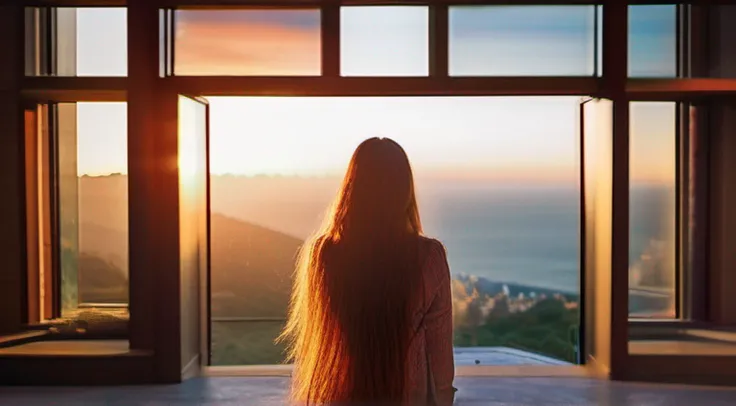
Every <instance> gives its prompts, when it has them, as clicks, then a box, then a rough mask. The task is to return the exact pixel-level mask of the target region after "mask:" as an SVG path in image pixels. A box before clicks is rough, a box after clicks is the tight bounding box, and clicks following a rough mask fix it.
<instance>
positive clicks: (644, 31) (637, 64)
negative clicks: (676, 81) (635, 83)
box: [629, 5, 678, 78]
mask: <svg viewBox="0 0 736 406" xmlns="http://www.w3.org/2000/svg"><path fill="white" fill-rule="evenodd" d="M677 72H678V70H677V6H675V5H637V6H629V76H630V77H657V78H668V77H670V78H671V77H675V76H677Z"/></svg>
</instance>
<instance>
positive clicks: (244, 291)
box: [211, 214, 302, 317]
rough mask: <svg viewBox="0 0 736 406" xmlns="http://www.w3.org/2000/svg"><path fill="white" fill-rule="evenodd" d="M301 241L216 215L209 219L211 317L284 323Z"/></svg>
mask: <svg viewBox="0 0 736 406" xmlns="http://www.w3.org/2000/svg"><path fill="white" fill-rule="evenodd" d="M301 244H302V241H301V240H299V239H297V238H294V237H291V236H289V235H286V234H283V233H279V232H277V231H273V230H270V229H267V228H265V227H261V226H258V225H255V224H250V223H246V222H244V221H240V220H236V219H233V218H231V217H227V216H223V215H221V214H213V215H212V217H211V249H212V253H211V261H212V273H211V283H212V315H213V317H239V316H246V317H284V316H286V308H287V305H288V301H289V294H290V292H291V279H292V274H293V272H294V263H295V259H296V254H297V251H298V249H299V247H300V245H301Z"/></svg>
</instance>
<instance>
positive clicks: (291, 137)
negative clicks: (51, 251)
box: [77, 6, 675, 180]
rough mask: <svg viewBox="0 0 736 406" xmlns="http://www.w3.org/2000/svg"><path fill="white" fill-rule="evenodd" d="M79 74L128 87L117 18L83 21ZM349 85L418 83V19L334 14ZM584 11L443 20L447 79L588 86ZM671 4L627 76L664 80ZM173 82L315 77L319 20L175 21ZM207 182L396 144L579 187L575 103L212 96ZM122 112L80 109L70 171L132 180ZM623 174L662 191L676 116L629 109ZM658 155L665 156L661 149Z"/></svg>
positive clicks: (640, 14) (118, 108)
mask: <svg viewBox="0 0 736 406" xmlns="http://www.w3.org/2000/svg"><path fill="white" fill-rule="evenodd" d="M77 17H78V21H77V24H78V26H77V27H78V34H77V37H78V39H77V44H78V53H77V69H78V73H79V75H83V76H91V75H100V76H110V75H125V73H126V71H127V66H126V55H125V50H126V38H125V24H126V18H125V11H124V10H123V9H79V10H78V12H77ZM342 19H343V24H342V33H341V37H342V38H341V53H342V70H343V74H344V75H358V76H360V75H373V76H381V75H382V76H411V75H416V76H422V75H426V74H427V70H428V68H427V55H428V50H427V37H428V34H427V9H426V8H425V7H393V8H389V7H348V8H343V11H342ZM593 20H594V14H593V9H592V8H591V7H588V6H558V7H531V6H525V7H485V8H475V7H471V8H460V9H454V8H453V9H451V12H450V65H449V66H450V73H451V74H454V75H557V76H564V75H568V76H590V75H592V74H593V73H594V60H595V58H594V55H593V54H594V42H595V37H594V35H593V34H592V33H593ZM674 21H675V13H674V6H645V7H637V9H636V10H635V11H634V12H632V13H631V15H630V25H631V28H630V32H631V33H632V34H631V39H630V43H631V56H630V60H631V61H630V71H631V74H632V75H635V76H670V77H671V76H673V75H674V60H675V35H674V28H675V25H674ZM176 38H177V46H176V52H175V55H176V66H175V72H176V73H177V74H180V75H200V74H219V75H228V74H241V75H248V74H263V75H289V74H291V75H317V74H319V70H320V34H319V13H318V12H316V11H310V10H296V11H253V10H251V11H233V10H228V11H184V12H179V13H178V15H177V27H176ZM210 101H211V114H212V116H211V118H212V120H211V123H212V127H211V135H212V171H213V172H214V173H237V174H246V175H254V174H282V175H293V174H298V175H324V174H339V172H340V171H341V170H342V169H343V168H344V166H345V163H346V162H347V160H348V159H349V155H350V153H351V152H352V150H353V149H354V148H355V146H356V145H357V144H358V143H359V142H360V141H361V140H362V139H365V138H368V137H372V136H385V137H391V138H394V139H396V140H397V141H399V142H400V143H401V144H402V145H403V146H404V147H405V148H406V150H407V152H408V153H409V155H410V157H411V159H412V161H413V164H414V165H415V166H416V167H417V170H418V172H421V173H423V174H433V175H440V174H441V175H442V176H449V177H461V178H469V177H470V178H472V177H477V178H494V179H495V178H499V179H500V178H518V179H531V180H534V179H537V180H549V179H552V180H554V179H563V178H570V177H571V176H575V169H576V162H577V161H576V159H577V152H576V148H577V144H576V142H577V141H576V137H577V132H576V131H577V130H576V129H577V125H576V123H577V122H576V110H577V103H578V99H577V98H561V97H554V98H492V97H475V98H392V99H387V98H361V99H329V98H309V99H307V98H211V99H210ZM125 117H126V113H125V105H124V104H122V103H80V104H79V108H78V133H79V145H78V151H79V157H78V158H79V165H78V168H79V173H80V174H92V175H99V174H107V173H111V172H123V173H125V172H126V169H125V168H126V166H127V165H126V160H127V157H126V155H125V145H126V141H125V139H126V122H125ZM632 131H633V133H632V148H633V149H632V154H633V155H632V165H634V168H632V175H634V176H637V177H639V178H642V179H647V180H657V179H666V178H668V177H670V176H672V173H671V171H672V168H674V163H673V162H674V161H673V155H672V154H674V140H673V134H674V107H673V105H672V104H662V103H652V104H649V105H647V106H643V105H640V106H637V107H635V112H634V116H633V117H632ZM663 149H666V150H667V152H666V153H662V150H663Z"/></svg>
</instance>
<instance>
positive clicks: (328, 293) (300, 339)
mask: <svg viewBox="0 0 736 406" xmlns="http://www.w3.org/2000/svg"><path fill="white" fill-rule="evenodd" d="M281 338H282V339H284V340H285V341H286V342H287V344H288V349H289V356H290V358H291V359H292V360H293V361H294V364H295V367H294V372H293V374H292V391H291V397H292V400H293V401H294V402H297V403H299V404H351V405H352V404H371V405H373V404H411V405H414V404H417V405H419V404H424V405H426V404H430V405H449V404H452V401H453V397H454V395H453V393H454V389H453V387H452V381H453V376H454V363H453V352H452V300H451V290H450V271H449V267H448V264H447V258H446V255H445V250H444V247H443V246H442V244H440V243H439V242H438V241H437V240H433V239H429V238H426V237H423V236H422V226H421V222H420V220H419V212H418V209H417V201H416V197H415V195H414V180H413V176H412V170H411V166H410V164H409V159H408V158H407V156H406V153H405V152H404V150H403V149H402V148H401V147H400V146H399V144H397V143H396V142H394V141H392V140H390V139H387V138H371V139H368V140H366V141H364V142H363V143H361V144H360V145H359V146H358V148H357V149H356V150H355V153H354V154H353V157H352V159H351V161H350V164H349V166H348V170H347V173H346V175H345V178H344V180H343V182H342V187H341V189H340V192H339V193H338V195H337V199H336V201H335V203H334V206H333V208H332V210H331V212H330V213H329V214H328V216H326V221H325V226H324V228H323V230H321V232H320V233H318V234H317V237H315V238H314V239H313V241H312V242H311V243H307V244H305V246H304V247H303V249H302V252H301V253H300V263H299V266H298V268H297V273H296V280H295V283H294V291H293V293H292V300H291V306H290V312H289V320H288V323H287V326H286V329H285V330H284V332H283V334H282V337H281Z"/></svg>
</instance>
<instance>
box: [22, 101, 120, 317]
mask: <svg viewBox="0 0 736 406" xmlns="http://www.w3.org/2000/svg"><path fill="white" fill-rule="evenodd" d="M126 124H127V116H126V105H125V103H81V102H80V103H54V104H48V105H42V106H40V107H39V108H38V110H37V112H36V114H35V115H33V120H32V121H27V122H26V125H27V126H28V130H29V133H28V136H27V138H26V148H27V154H26V163H27V168H28V171H29V172H30V178H29V182H31V183H30V184H29V186H32V187H33V189H35V191H34V192H33V193H31V194H29V195H28V196H29V197H32V198H33V199H34V200H35V202H36V203H34V207H35V210H36V211H35V212H33V211H29V212H28V217H29V219H35V220H33V221H32V223H33V227H34V229H35V230H36V231H34V233H33V234H32V235H36V236H37V238H38V244H39V250H38V251H36V250H33V251H32V252H33V253H34V254H33V255H35V256H37V259H34V260H33V261H31V262H29V266H30V267H36V269H30V268H29V272H30V273H31V274H33V275H34V277H33V278H31V279H32V280H34V281H35V280H38V283H39V284H40V285H39V287H38V289H39V291H40V294H39V295H38V298H37V300H39V301H40V302H41V303H42V305H41V309H43V310H40V313H39V314H38V315H36V317H32V319H38V320H49V319H55V318H58V317H64V318H76V317H79V313H80V312H82V313H83V312H90V311H93V310H92V309H94V308H99V307H118V308H124V307H125V306H126V305H127V302H128V198H127V196H128V182H127V177H126V172H127V142H126V139H127V137H126ZM34 128H35V129H36V132H35V137H34V131H33V129H34ZM33 151H35V152H33ZM29 221H30V220H29ZM29 224H30V223H29ZM31 243H32V244H36V242H31ZM44 274H46V275H47V276H46V277H45V276H44ZM51 275H56V276H51ZM45 280H50V281H51V282H50V283H44V281H45ZM34 300H35V299H34Z"/></svg>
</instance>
